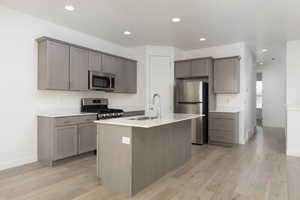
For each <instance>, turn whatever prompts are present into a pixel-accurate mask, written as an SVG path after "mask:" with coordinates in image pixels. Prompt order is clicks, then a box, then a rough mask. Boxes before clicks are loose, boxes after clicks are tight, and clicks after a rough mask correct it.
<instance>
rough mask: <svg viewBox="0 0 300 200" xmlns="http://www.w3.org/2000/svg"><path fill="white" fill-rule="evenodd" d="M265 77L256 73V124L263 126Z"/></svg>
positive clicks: (260, 73)
mask: <svg viewBox="0 0 300 200" xmlns="http://www.w3.org/2000/svg"><path fill="white" fill-rule="evenodd" d="M262 108H263V75H262V72H258V73H256V124H257V126H263V109H262Z"/></svg>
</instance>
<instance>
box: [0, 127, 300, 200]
mask: <svg viewBox="0 0 300 200" xmlns="http://www.w3.org/2000/svg"><path fill="white" fill-rule="evenodd" d="M284 144H285V141H284V136H283V131H282V130H281V129H272V128H264V130H262V129H259V130H258V134H257V135H256V136H255V137H254V138H253V139H252V140H251V141H250V142H249V143H248V144H246V145H240V146H236V147H233V148H225V147H218V146H210V145H205V146H195V147H193V155H192V159H191V161H189V162H188V163H187V164H186V165H184V166H183V167H181V168H179V169H177V170H175V171H172V172H170V173H169V174H168V175H166V176H165V177H163V178H161V179H160V180H159V181H158V182H156V183H154V184H152V185H151V186H149V187H147V188H146V189H145V190H144V191H142V192H140V193H138V194H137V195H136V196H134V198H132V199H135V200H138V199H140V200H148V199H149V200H160V199H162V200H167V199H171V200H185V199H186V200H196V199H199V200H200V199H201V200H202V199H203V200H217V199H218V200H219V199H220V200H221V199H223V200H227V199H228V200H229V199H231V200H250V199H253V200H260V199H272V200H273V199H274V200H275V199H278V200H285V199H289V200H299V199H300V159H299V158H291V157H287V156H285V154H284V149H285V147H284ZM95 160H96V157H95V156H94V155H88V156H84V157H81V158H77V159H72V160H68V161H63V162H61V163H58V165H56V166H55V167H53V168H49V167H43V166H41V165H39V164H38V163H34V164H30V165H26V166H22V167H19V168H14V169H9V170H5V171H2V172H0V200H4V199H5V200H9V199H17V200H24V199H28V200H37V199H39V200H49V199H53V200H69V199H73V200H102V199H109V200H121V199H130V198H129V197H126V196H123V195H120V194H114V193H112V192H110V191H108V190H106V189H105V188H103V187H101V186H99V185H97V182H96V173H95V169H96V164H95V163H96V162H95Z"/></svg>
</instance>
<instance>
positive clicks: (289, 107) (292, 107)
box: [286, 104, 300, 111]
mask: <svg viewBox="0 0 300 200" xmlns="http://www.w3.org/2000/svg"><path fill="white" fill-rule="evenodd" d="M286 109H287V111H300V105H292V104H290V105H286Z"/></svg>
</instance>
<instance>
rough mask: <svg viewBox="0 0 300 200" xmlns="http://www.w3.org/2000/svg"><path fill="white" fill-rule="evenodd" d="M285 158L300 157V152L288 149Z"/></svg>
mask: <svg viewBox="0 0 300 200" xmlns="http://www.w3.org/2000/svg"><path fill="white" fill-rule="evenodd" d="M286 155H287V156H293V157H300V152H299V151H293V150H291V149H290V148H289V150H287V152H286Z"/></svg>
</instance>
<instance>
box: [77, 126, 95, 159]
mask: <svg viewBox="0 0 300 200" xmlns="http://www.w3.org/2000/svg"><path fill="white" fill-rule="evenodd" d="M96 138H97V126H96V124H94V123H90V124H80V125H79V126H78V153H79V154H81V153H85V152H89V151H93V150H95V149H96V148H97V141H96Z"/></svg>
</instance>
